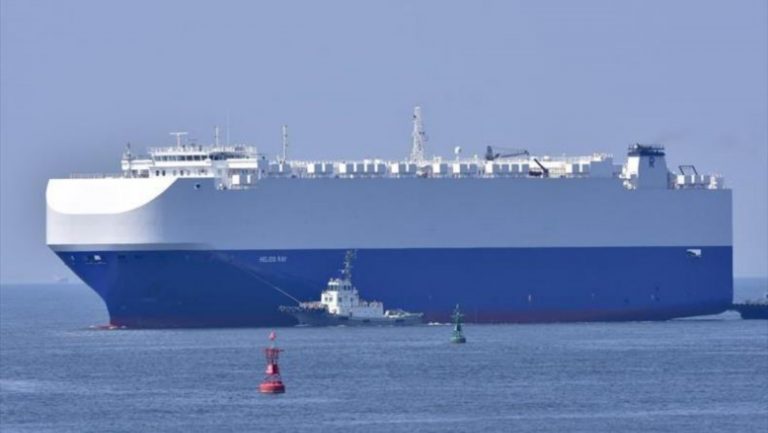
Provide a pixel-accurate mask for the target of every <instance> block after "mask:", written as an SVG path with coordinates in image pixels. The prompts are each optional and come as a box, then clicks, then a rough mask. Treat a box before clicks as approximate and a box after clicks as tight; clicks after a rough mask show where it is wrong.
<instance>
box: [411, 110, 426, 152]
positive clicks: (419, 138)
mask: <svg viewBox="0 0 768 433" xmlns="http://www.w3.org/2000/svg"><path fill="white" fill-rule="evenodd" d="M411 139H412V144H411V161H415V162H421V161H424V142H426V141H427V134H425V133H424V125H423V124H422V122H421V107H419V106H416V107H414V108H413V132H412V133H411Z"/></svg>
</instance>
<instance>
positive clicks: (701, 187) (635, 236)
mask: <svg viewBox="0 0 768 433" xmlns="http://www.w3.org/2000/svg"><path fill="white" fill-rule="evenodd" d="M174 134H175V135H176V145H175V146H171V147H165V148H152V149H149V152H148V153H149V154H148V155H147V156H136V155H134V154H133V152H131V150H130V148H128V149H126V151H125V153H124V155H123V158H122V172H121V173H119V174H116V175H73V176H71V177H70V178H67V179H51V180H50V181H49V182H48V186H47V190H46V201H47V221H46V232H47V243H48V245H49V247H50V248H51V249H52V250H53V251H54V252H55V253H56V254H57V255H58V256H59V257H60V258H61V260H62V261H63V262H64V263H65V264H66V265H67V266H69V267H70V268H71V269H72V270H73V271H74V273H75V274H77V275H78V276H79V277H80V278H81V279H82V280H83V281H84V282H85V283H87V284H88V285H89V286H90V287H91V288H92V289H93V290H94V291H96V293H98V294H99V296H100V297H101V298H102V299H103V300H104V302H105V304H106V306H107V309H108V311H109V316H110V321H111V323H112V324H113V325H115V326H127V327H202V326H278V325H292V324H295V323H296V321H295V318H293V317H291V316H290V315H286V314H283V313H281V312H280V311H279V308H278V307H279V306H280V305H290V304H292V303H293V304H296V305H298V304H299V299H312V298H314V297H315V296H316V294H317V293H318V292H319V291H320V290H321V289H322V287H324V286H325V283H326V282H327V281H328V280H329V278H330V277H332V276H333V274H334V272H335V270H336V268H337V266H338V263H340V262H341V261H342V260H343V259H344V255H345V252H346V251H347V250H356V251H357V261H356V282H357V284H358V285H359V286H361V287H365V292H366V296H370V297H371V298H373V299H377V300H380V301H382V302H383V303H384V304H387V305H396V306H398V307H400V308H403V309H405V310H408V311H419V312H423V314H424V320H425V321H440V322H446V321H448V320H449V316H450V314H451V311H452V309H453V307H454V306H455V305H456V304H457V303H459V304H461V305H462V308H463V310H464V312H465V313H466V319H467V320H468V321H470V322H555V321H609V320H664V319H671V318H676V317H684V316H695V315H704V314H715V313H719V312H722V311H724V310H726V309H727V308H729V307H730V305H731V302H732V297H733V277H732V233H731V232H732V220H731V206H732V205H731V191H730V190H729V189H726V188H725V187H724V183H723V179H722V178H721V177H720V176H717V175H704V174H699V173H698V172H697V171H696V170H695V167H693V166H680V168H679V172H677V173H674V172H671V171H670V169H669V168H668V167H667V163H666V159H665V149H664V148H662V147H660V146H654V145H640V144H635V145H632V146H630V147H629V150H628V154H627V158H626V161H625V162H623V164H615V163H614V160H613V158H612V156H610V155H607V154H594V155H588V156H579V157H549V156H534V155H532V154H531V153H530V152H528V151H527V150H507V151H502V150H498V149H493V148H488V149H485V152H480V155H478V156H473V157H462V156H461V153H460V151H459V149H456V150H457V151H456V152H455V153H456V154H455V155H453V156H451V157H448V158H440V157H427V156H426V155H425V147H424V145H425V134H424V130H423V126H422V120H421V110H420V109H419V108H418V107H417V108H416V110H415V112H414V116H413V133H412V144H411V152H410V155H409V156H408V157H406V158H404V159H402V160H399V161H387V160H382V159H365V160H359V161H300V160H293V159H290V158H288V155H287V148H288V142H287V129H286V128H285V127H284V130H283V137H284V140H283V152H282V155H280V156H279V157H278V158H276V159H274V160H272V159H268V158H267V157H266V156H265V155H262V154H261V153H259V152H258V151H257V150H256V149H255V148H253V147H248V146H241V145H229V144H228V143H224V144H222V143H220V142H219V139H218V136H219V134H218V129H217V130H216V133H215V135H214V137H215V138H214V140H213V144H211V145H208V146H202V145H197V144H191V143H189V144H188V143H185V141H184V136H183V135H184V133H174Z"/></svg>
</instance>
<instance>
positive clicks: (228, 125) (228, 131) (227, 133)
mask: <svg viewBox="0 0 768 433" xmlns="http://www.w3.org/2000/svg"><path fill="white" fill-rule="evenodd" d="M227 146H229V110H227Z"/></svg>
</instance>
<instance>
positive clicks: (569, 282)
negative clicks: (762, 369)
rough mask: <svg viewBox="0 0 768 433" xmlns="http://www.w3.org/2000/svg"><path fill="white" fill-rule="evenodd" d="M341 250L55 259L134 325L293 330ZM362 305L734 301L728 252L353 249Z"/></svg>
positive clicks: (626, 307) (432, 309) (589, 309)
mask: <svg viewBox="0 0 768 433" xmlns="http://www.w3.org/2000/svg"><path fill="white" fill-rule="evenodd" d="M344 253H345V251H344V250H288V251H265V250H252V251H243V250H237V251H192V250H190V251H78V252H68V251H67V252H62V251H60V252H57V254H58V255H59V257H60V258H61V259H62V260H63V261H64V262H65V263H66V264H67V265H68V266H69V267H70V268H71V269H72V270H73V271H74V272H75V273H76V274H77V275H78V276H79V277H80V278H81V279H82V280H83V281H85V282H86V283H87V284H88V285H89V286H90V287H91V288H93V289H94V290H95V291H96V292H97V293H98V294H99V295H100V296H101V298H102V299H103V300H104V302H105V303H106V306H107V308H108V310H109V315H110V321H111V323H112V324H113V325H117V326H127V327H142V328H146V327H213V326H289V325H293V324H295V323H296V321H295V319H294V318H293V317H291V316H289V315H286V314H283V313H281V312H279V311H278V307H279V306H280V305H292V304H295V303H296V301H297V300H299V301H307V300H317V299H318V296H319V294H320V292H321V291H322V290H323V288H324V287H325V285H326V283H327V281H328V279H329V278H330V277H332V276H336V275H337V274H338V268H339V267H340V265H341V263H342V261H343V257H344ZM357 257H358V258H357V260H356V262H355V277H354V278H355V285H356V286H357V287H358V289H359V290H360V291H361V295H362V296H364V297H365V298H366V299H375V300H380V301H383V302H384V305H386V306H387V307H389V308H402V309H405V310H408V311H414V312H423V313H424V319H425V321H440V322H447V321H449V315H450V313H451V311H452V309H453V307H454V306H455V305H456V304H461V308H462V310H463V311H464V312H465V313H466V315H467V317H466V318H467V321H469V322H560V321H615V320H666V319H671V318H676V317H684V316H696V315H706V314H716V313H720V312H722V311H725V310H726V309H727V308H728V307H730V305H731V302H732V299H733V279H732V248H731V247H703V248H701V255H700V256H698V257H692V256H690V255H689V254H686V249H685V248H681V247H636V248H627V247H617V248H613V247H611V248H466V249H461V248H456V249H453V248H451V249H418V248H417V249H364V250H358V256H357Z"/></svg>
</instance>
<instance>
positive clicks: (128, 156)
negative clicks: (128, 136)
mask: <svg viewBox="0 0 768 433" xmlns="http://www.w3.org/2000/svg"><path fill="white" fill-rule="evenodd" d="M125 160H126V161H128V173H127V175H128V177H133V176H132V174H131V169H132V167H131V162H132V161H133V154H131V143H130V142H128V143H125Z"/></svg>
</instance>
